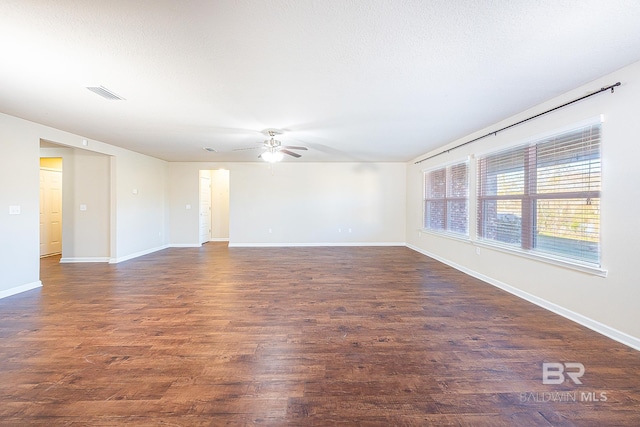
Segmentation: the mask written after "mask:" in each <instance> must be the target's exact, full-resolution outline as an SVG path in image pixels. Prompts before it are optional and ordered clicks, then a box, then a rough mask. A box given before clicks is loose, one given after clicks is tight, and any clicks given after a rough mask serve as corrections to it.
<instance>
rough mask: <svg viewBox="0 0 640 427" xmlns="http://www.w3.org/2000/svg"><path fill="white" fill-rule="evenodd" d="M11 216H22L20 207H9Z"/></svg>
mask: <svg viewBox="0 0 640 427" xmlns="http://www.w3.org/2000/svg"><path fill="white" fill-rule="evenodd" d="M9 215H20V206H9Z"/></svg>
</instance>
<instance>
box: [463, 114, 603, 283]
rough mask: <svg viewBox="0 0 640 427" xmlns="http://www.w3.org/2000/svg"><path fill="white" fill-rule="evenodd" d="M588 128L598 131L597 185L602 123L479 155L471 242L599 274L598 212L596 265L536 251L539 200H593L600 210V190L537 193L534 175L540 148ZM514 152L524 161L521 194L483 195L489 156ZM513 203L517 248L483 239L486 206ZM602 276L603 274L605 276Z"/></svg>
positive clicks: (585, 260) (552, 253) (589, 123)
mask: <svg viewBox="0 0 640 427" xmlns="http://www.w3.org/2000/svg"><path fill="white" fill-rule="evenodd" d="M589 127H597V128H598V137H597V144H596V153H597V159H598V162H597V164H598V166H599V169H598V170H599V174H600V176H599V180H600V181H599V182H600V184H601V179H602V178H601V177H602V139H603V138H602V135H603V126H602V121H601V120H599V121H590V122H587V123H580V124H575V125H574V126H572V127H570V128H568V129H564V130H563V131H556V132H553V133H549V134H547V135H545V136H544V137H539V138H535V139H533V140H532V141H530V142H528V143H525V144H518V145H512V146H509V147H504V148H502V149H497V150H493V151H490V152H487V153H483V154H482V155H479V156H477V160H476V164H475V165H476V180H475V183H474V185H475V190H476V197H475V199H476V209H475V215H476V218H475V219H476V233H475V234H476V236H475V239H476V240H475V241H476V242H477V243H480V244H482V245H486V246H489V247H497V248H500V249H502V250H505V251H507V252H517V253H521V254H526V255H528V256H532V257H533V258H536V259H546V260H552V261H553V262H556V263H559V264H562V265H571V266H578V267H582V268H584V269H586V270H588V271H590V272H596V274H600V273H602V272H603V271H604V270H602V269H601V265H602V250H601V249H602V248H601V241H602V230H601V227H600V224H601V212H598V233H597V235H598V240H597V244H598V253H597V261H596V262H590V261H589V260H588V259H586V258H585V257H582V258H575V257H571V256H563V255H562V253H561V251H559V250H558V251H549V250H541V249H538V248H537V247H536V227H537V224H536V221H537V204H538V201H540V200H571V199H586V200H588V201H589V200H593V199H597V200H598V203H600V207H601V199H602V189H601V187H599V188H598V189H597V190H592V189H590V190H578V191H557V192H553V191H552V192H543V193H539V192H538V188H537V187H538V181H539V178H538V172H539V170H540V169H541V168H542V167H539V166H538V160H537V157H536V154H537V151H542V150H543V149H544V144H545V143H546V142H548V141H549V140H550V139H552V138H554V137H559V136H560V135H564V134H570V133H574V132H575V133H578V132H581V131H584V130H585V129H587V128H589ZM518 150H523V152H524V158H523V163H522V181H523V182H522V185H523V191H522V193H521V194H503V195H500V194H484V193H485V192H486V191H485V190H486V189H487V186H485V181H486V180H487V179H488V177H489V175H488V172H487V164H486V162H487V159H489V158H491V156H494V158H495V156H499V155H500V154H507V153H510V152H516V151H518ZM571 163H572V162H571V160H569V161H566V162H562V163H560V164H561V165H570V164H571ZM505 170H506V169H505ZM507 200H509V201H517V202H519V203H520V206H521V224H520V242H519V245H515V244H511V243H506V242H502V241H500V240H498V239H493V238H488V237H486V231H487V229H486V218H485V210H486V209H487V208H486V206H487V204H486V202H490V201H496V202H498V201H507ZM605 274H606V272H605Z"/></svg>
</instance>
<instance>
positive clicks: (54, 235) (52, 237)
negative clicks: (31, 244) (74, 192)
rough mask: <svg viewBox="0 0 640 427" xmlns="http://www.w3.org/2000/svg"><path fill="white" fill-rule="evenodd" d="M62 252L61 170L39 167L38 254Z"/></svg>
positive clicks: (45, 254)
mask: <svg viewBox="0 0 640 427" xmlns="http://www.w3.org/2000/svg"><path fill="white" fill-rule="evenodd" d="M59 253H62V172H61V171H55V170H47V169H40V256H47V255H55V254H59Z"/></svg>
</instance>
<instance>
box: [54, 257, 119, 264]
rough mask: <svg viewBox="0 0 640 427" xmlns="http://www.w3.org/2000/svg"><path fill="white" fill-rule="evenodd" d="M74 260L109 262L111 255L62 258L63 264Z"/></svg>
mask: <svg viewBox="0 0 640 427" xmlns="http://www.w3.org/2000/svg"><path fill="white" fill-rule="evenodd" d="M74 262H109V257H78V258H60V263H61V264H67V263H74Z"/></svg>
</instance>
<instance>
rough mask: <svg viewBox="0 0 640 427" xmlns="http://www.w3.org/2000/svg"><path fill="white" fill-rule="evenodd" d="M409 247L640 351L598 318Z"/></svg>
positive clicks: (636, 341)
mask: <svg viewBox="0 0 640 427" xmlns="http://www.w3.org/2000/svg"><path fill="white" fill-rule="evenodd" d="M406 246H407V247H408V248H409V249H413V250H414V251H416V252H419V253H421V254H422V255H425V256H428V257H429V258H433V259H435V260H437V261H440V262H442V263H443V264H447V265H448V266H450V267H452V268H455V269H456V270H458V271H461V272H463V273H465V274H468V275H469V276H472V277H475V278H476V279H480V280H482V281H483V282H486V283H488V284H490V285H493V286H495V287H497V288H500V289H502V290H504V291H506V292H509V293H510V294H512V295H515V296H517V297H519V298H522V299H524V300H526V301H529V302H530V303H533V304H535V305H537V306H539V307H542V308H544V309H547V310H549V311H551V312H553V313H555V314H558V315H560V316H562V317H564V318H566V319H569V320H571V321H573V322H576V323H578V324H580V325H582V326H584V327H587V328H589V329H591V330H592V331H595V332H597V333H599V334H602V335H604V336H606V337H608V338H611V339H612V340H614V341H618V342H619V343H621V344H624V345H626V346H629V347H631V348H633V349H634V350H639V351H640V339H638V338H636V337H634V336H632V335H629V334H627V333H625V332H622V331H619V330H617V329H615V328H612V327H610V326H607V325H605V324H603V323H600V322H598V321H597V320H593V319H591V318H589V317H586V316H583V315H582V314H579V313H576V312H574V311H572V310H569V309H566V308H564V307H562V306H560V305H558V304H555V303H552V302H550V301H547V300H545V299H543V298H540V297H537V296H535V295H532V294H530V293H528V292H525V291H522V290H520V289H518V288H515V287H513V286H511V285H508V284H506V283H504V282H501V281H499V280H495V279H493V278H491V277H489V276H485V275H484V274H481V273H478V272H477V271H474V270H471V269H468V268H466V267H464V266H462V265H459V264H457V263H455V262H452V261H450V260H448V259H445V258H442V257H440V256H438V255H435V254H433V253H431V252H428V251H425V250H423V249H420V248H418V247H417V246H414V245H411V244H407V245H406Z"/></svg>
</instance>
